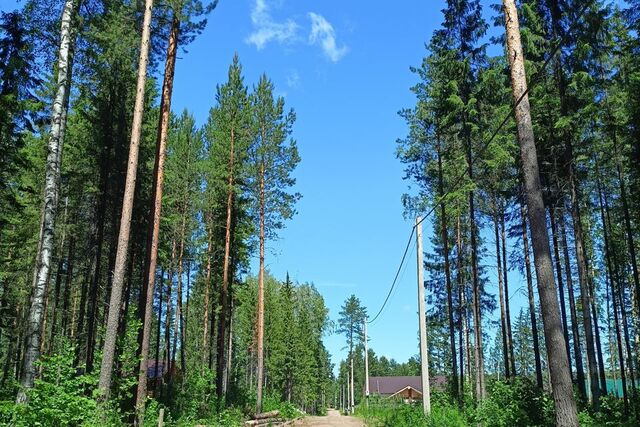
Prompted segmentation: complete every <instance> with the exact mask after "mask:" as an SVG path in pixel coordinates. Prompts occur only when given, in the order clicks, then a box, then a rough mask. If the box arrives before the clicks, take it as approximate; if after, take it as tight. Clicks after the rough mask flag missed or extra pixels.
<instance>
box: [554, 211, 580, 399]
mask: <svg viewBox="0 0 640 427" xmlns="http://www.w3.org/2000/svg"><path fill="white" fill-rule="evenodd" d="M564 221H565V219H564V212H560V215H559V218H558V225H559V226H560V236H561V238H562V250H563V256H564V265H565V268H564V269H565V274H566V277H567V291H568V292H569V312H570V314H571V330H572V333H573V354H574V355H575V363H576V380H577V382H578V394H579V395H580V398H581V399H582V400H583V401H586V400H587V388H586V387H587V386H586V383H585V376H584V367H583V364H582V349H581V345H580V327H579V325H578V310H577V308H576V297H575V294H574V292H573V276H572V274H571V258H570V257H569V244H568V243H567V230H566V228H565V223H564Z"/></svg>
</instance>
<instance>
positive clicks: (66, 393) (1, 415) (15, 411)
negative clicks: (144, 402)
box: [0, 345, 117, 427]
mask: <svg viewBox="0 0 640 427" xmlns="http://www.w3.org/2000/svg"><path fill="white" fill-rule="evenodd" d="M73 359H74V349H73V347H72V346H70V345H64V346H63V347H62V349H61V350H60V352H59V353H58V354H56V355H54V356H51V357H42V359H41V361H40V362H38V365H39V366H40V368H41V369H42V375H41V378H40V379H38V380H36V382H35V384H34V387H33V388H32V389H30V390H28V392H27V395H28V397H29V403H28V404H26V405H16V404H14V403H13V401H5V402H2V404H0V425H12V426H16V427H19V426H55V427H58V426H79V425H99V424H100V423H94V422H93V421H92V420H94V419H95V418H96V416H97V413H98V411H97V409H98V405H97V402H96V401H95V400H94V399H91V398H89V397H87V396H86V394H85V393H86V391H87V390H90V389H92V388H94V387H95V386H96V384H97V377H96V376H94V375H91V376H89V375H77V373H76V370H75V368H74V367H73ZM102 415H105V416H107V417H108V415H109V414H104V413H103V414H102ZM108 418H109V417H108ZM116 425H117V424H116Z"/></svg>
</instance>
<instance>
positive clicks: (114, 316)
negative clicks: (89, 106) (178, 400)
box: [98, 0, 153, 400]
mask: <svg viewBox="0 0 640 427" xmlns="http://www.w3.org/2000/svg"><path fill="white" fill-rule="evenodd" d="M152 8H153V0H145V5H144V21H143V24H142V38H141V41H140V58H139V64H138V82H137V86H136V100H135V106H134V110H133V123H132V126H131V142H130V145H129V159H128V164H127V178H126V181H125V188H124V197H123V200H122V214H121V217H120V230H119V232H118V249H117V252H116V262H115V266H114V267H115V268H114V272H113V282H112V285H111V296H110V299H109V315H108V317H107V329H106V331H105V339H104V347H103V352H102V353H103V354H102V364H101V366H100V381H99V383H98V390H99V393H100V394H101V398H102V399H104V400H106V399H108V398H109V393H110V391H111V390H110V389H111V377H112V373H113V363H114V356H115V352H116V339H117V336H118V323H119V318H120V306H121V305H122V288H123V284H124V276H125V266H126V263H127V254H128V252H129V234H130V230H131V214H132V211H133V199H134V193H135V188H136V175H137V172H138V151H139V148H140V134H141V131H142V116H143V113H144V95H145V83H146V79H147V64H148V62H149V44H150V43H149V41H150V38H151V10H152Z"/></svg>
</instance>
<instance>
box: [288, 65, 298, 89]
mask: <svg viewBox="0 0 640 427" xmlns="http://www.w3.org/2000/svg"><path fill="white" fill-rule="evenodd" d="M287 86H289V87H290V88H291V89H297V88H298V87H299V86H300V74H298V70H296V69H293V70H291V72H290V73H289V74H288V75H287Z"/></svg>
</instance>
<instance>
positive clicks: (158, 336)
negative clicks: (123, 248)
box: [154, 268, 164, 392]
mask: <svg viewBox="0 0 640 427" xmlns="http://www.w3.org/2000/svg"><path fill="white" fill-rule="evenodd" d="M158 283H159V284H160V288H159V289H158V328H157V329H156V357H155V359H156V371H155V376H154V378H155V380H156V392H159V391H160V390H159V389H160V388H161V387H160V385H161V381H160V379H161V378H162V374H163V370H160V371H159V370H158V369H159V367H160V345H161V340H162V296H163V293H164V268H163V269H161V270H160V280H159V282H158Z"/></svg>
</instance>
